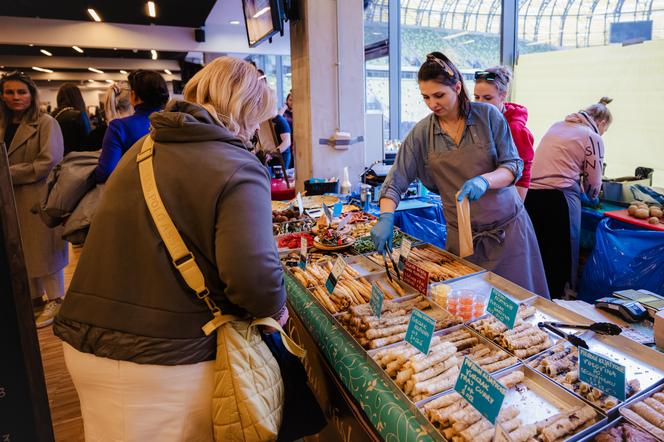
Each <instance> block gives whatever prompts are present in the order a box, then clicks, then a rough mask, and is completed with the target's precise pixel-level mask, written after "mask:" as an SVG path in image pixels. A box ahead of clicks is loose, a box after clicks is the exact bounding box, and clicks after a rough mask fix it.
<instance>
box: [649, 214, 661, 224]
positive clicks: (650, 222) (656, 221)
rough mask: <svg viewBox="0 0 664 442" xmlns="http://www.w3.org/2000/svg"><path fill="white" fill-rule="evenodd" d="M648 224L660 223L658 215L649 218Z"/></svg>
mask: <svg viewBox="0 0 664 442" xmlns="http://www.w3.org/2000/svg"><path fill="white" fill-rule="evenodd" d="M648 224H659V218H657V217H656V216H653V217H651V218H648Z"/></svg>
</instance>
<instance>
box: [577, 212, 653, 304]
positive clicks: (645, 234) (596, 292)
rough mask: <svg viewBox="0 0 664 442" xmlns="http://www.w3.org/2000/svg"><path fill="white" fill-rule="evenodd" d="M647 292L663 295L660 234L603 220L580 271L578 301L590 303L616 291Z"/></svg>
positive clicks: (615, 221) (614, 221)
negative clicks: (638, 290)
mask: <svg viewBox="0 0 664 442" xmlns="http://www.w3.org/2000/svg"><path fill="white" fill-rule="evenodd" d="M625 289H647V290H650V291H652V292H655V293H658V294H662V295H664V232H660V231H655V230H645V229H642V228H638V227H636V226H631V225H629V224H625V223H622V222H620V221H617V220H613V219H609V218H605V219H604V220H602V221H601V222H600V223H599V225H598V226H597V232H596V233H595V248H594V249H593V252H592V255H591V256H590V258H588V261H587V262H586V265H585V268H584V270H583V277H582V278H581V285H580V288H579V299H582V300H584V301H587V302H592V301H594V300H595V299H598V298H602V297H604V296H610V295H611V294H612V293H613V292H615V291H616V290H625Z"/></svg>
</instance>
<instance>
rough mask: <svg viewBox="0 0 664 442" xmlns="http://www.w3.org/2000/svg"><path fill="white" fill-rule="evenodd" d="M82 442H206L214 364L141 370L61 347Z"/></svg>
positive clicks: (209, 435) (209, 432)
mask: <svg viewBox="0 0 664 442" xmlns="http://www.w3.org/2000/svg"><path fill="white" fill-rule="evenodd" d="M63 348H64V356H65V363H66V364H67V369H68V370H69V373H70V374H71V378H72V380H73V382H74V386H75V387H76V391H77V392H78V397H79V399H80V401H81V414H82V415H83V426H84V428H85V440H86V442H150V441H159V442H171V441H173V442H180V441H182V442H184V441H187V442H189V441H192V442H210V441H212V440H213V438H214V437H213V430H212V410H211V406H212V390H213V385H214V361H207V362H201V363H198V364H192V365H175V366H165V365H142V364H135V363H133V362H126V361H115V360H113V359H107V358H100V357H98V356H95V355H91V354H88V353H82V352H80V351H78V350H76V349H74V348H73V347H72V346H71V345H69V344H67V343H64V344H63Z"/></svg>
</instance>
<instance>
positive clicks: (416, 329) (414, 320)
mask: <svg viewBox="0 0 664 442" xmlns="http://www.w3.org/2000/svg"><path fill="white" fill-rule="evenodd" d="M435 329H436V320H435V319H433V318H432V317H430V316H428V315H426V314H424V313H422V312H421V311H419V310H418V309H413V313H412V314H411V315H410V321H408V329H407V330H406V338H405V341H406V342H408V343H409V344H410V345H412V346H413V347H415V348H416V349H418V350H419V351H421V352H422V353H424V354H425V355H428V354H429V347H430V346H431V338H433V332H434V330H435Z"/></svg>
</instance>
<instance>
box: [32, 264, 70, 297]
mask: <svg viewBox="0 0 664 442" xmlns="http://www.w3.org/2000/svg"><path fill="white" fill-rule="evenodd" d="M29 282H30V297H31V298H32V299H37V298H41V297H42V296H44V294H46V296H48V300H49V301H53V300H54V299H58V298H62V297H63V296H65V272H64V270H60V271H59V272H55V273H51V274H50V275H46V276H40V277H38V278H29Z"/></svg>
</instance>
